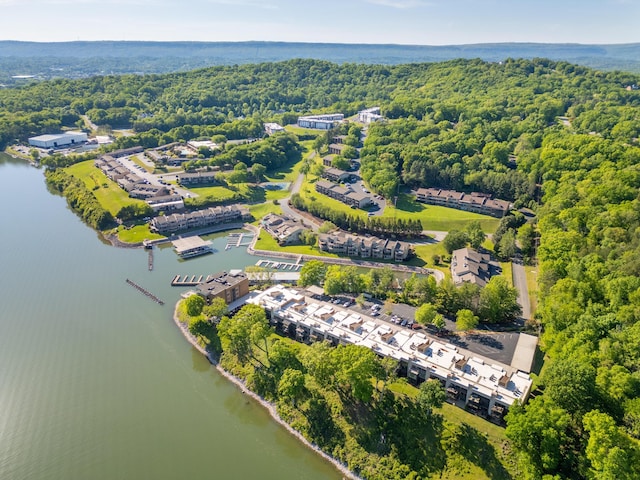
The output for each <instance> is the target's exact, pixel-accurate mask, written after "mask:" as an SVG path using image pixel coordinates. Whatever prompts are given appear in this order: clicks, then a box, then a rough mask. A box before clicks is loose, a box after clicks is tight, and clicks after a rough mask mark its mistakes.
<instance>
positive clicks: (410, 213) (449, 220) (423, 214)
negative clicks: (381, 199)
mask: <svg viewBox="0 0 640 480" xmlns="http://www.w3.org/2000/svg"><path fill="white" fill-rule="evenodd" d="M383 216H384V217H398V218H403V219H416V218H418V219H419V220H420V221H421V222H422V226H423V228H424V229H425V230H440V231H446V232H448V231H450V230H464V228H465V227H466V226H467V224H468V223H469V222H472V221H474V220H478V221H479V222H480V225H482V229H483V230H484V231H485V232H491V233H492V232H494V231H495V229H496V228H497V227H498V223H500V220H499V219H497V218H493V217H490V216H488V215H480V214H479V213H473V212H465V211H464V210H456V209H454V208H447V207H441V206H438V205H427V204H425V203H421V202H418V201H416V199H415V198H414V197H413V196H412V195H408V194H405V193H401V194H400V196H399V197H398V203H397V205H396V207H393V206H390V205H388V204H387V207H386V208H385V209H384V213H383Z"/></svg>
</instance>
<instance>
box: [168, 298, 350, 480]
mask: <svg viewBox="0 0 640 480" xmlns="http://www.w3.org/2000/svg"><path fill="white" fill-rule="evenodd" d="M178 303H179V302H178ZM178 303H176V306H175V309H174V311H173V321H174V322H175V324H176V326H177V327H178V328H179V329H180V331H181V332H182V335H183V336H184V337H185V338H186V339H187V341H188V342H189V343H190V344H191V345H193V346H194V347H195V348H196V349H197V350H198V351H199V352H200V353H202V354H203V355H204V356H205V357H207V359H208V360H209V362H210V363H211V365H213V366H214V367H215V368H216V370H218V372H219V373H220V375H222V376H223V377H225V378H226V379H227V380H229V381H230V382H231V383H233V384H234V385H236V386H237V387H238V388H240V389H241V390H242V393H243V394H245V395H248V396H249V397H251V398H253V399H254V400H255V401H256V402H258V403H259V404H260V405H262V406H263V407H264V408H266V409H267V411H268V412H269V414H270V415H271V417H272V418H273V419H274V420H275V421H276V422H278V423H279V424H280V425H282V426H283V427H284V428H285V429H286V430H287V431H288V432H289V433H290V434H291V435H293V436H294V437H296V438H297V439H298V440H299V441H300V442H302V443H303V444H304V445H305V446H306V447H308V448H310V449H311V450H313V451H314V452H316V453H317V454H318V455H320V456H321V457H323V458H324V459H325V460H327V461H329V462H331V463H332V464H333V465H334V466H335V467H336V468H337V469H338V470H339V471H340V473H342V474H343V475H344V477H343V478H348V479H351V480H362V479H361V477H358V476H357V475H356V474H354V473H353V472H352V471H350V470H349V469H348V468H347V467H346V466H345V465H344V464H342V463H341V462H340V461H338V460H337V459H335V458H333V457H332V456H330V455H328V454H327V453H325V452H323V451H322V450H321V449H320V448H319V447H318V446H316V445H314V444H312V443H311V442H309V440H307V439H306V438H304V436H303V435H302V434H301V433H300V432H298V431H297V430H295V429H294V428H293V427H291V425H289V424H288V423H287V422H285V421H284V420H283V419H282V418H281V417H280V415H278V411H277V410H276V406H275V405H274V404H273V403H271V402H268V401H267V400H265V399H264V398H262V397H261V396H260V395H257V394H256V393H254V392H252V391H251V390H249V389H248V388H247V387H246V384H245V383H244V381H243V380H242V379H240V378H238V377H235V376H233V375H231V374H230V373H229V372H227V371H226V370H224V369H223V368H222V367H221V366H220V365H219V364H218V362H216V361H215V359H214V358H212V356H211V355H210V354H209V353H208V352H207V351H206V350H205V349H204V348H203V347H202V346H201V345H200V344H199V343H198V341H197V340H196V338H195V337H194V336H193V335H191V333H190V332H189V329H188V328H187V326H186V325H184V324H183V323H182V322H180V319H179V318H178Z"/></svg>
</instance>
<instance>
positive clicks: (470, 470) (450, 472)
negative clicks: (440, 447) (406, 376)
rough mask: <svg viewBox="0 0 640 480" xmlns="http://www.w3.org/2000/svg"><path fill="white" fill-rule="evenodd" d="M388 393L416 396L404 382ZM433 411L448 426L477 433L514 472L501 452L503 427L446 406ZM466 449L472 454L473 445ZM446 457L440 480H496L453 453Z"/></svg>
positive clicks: (400, 382)
mask: <svg viewBox="0 0 640 480" xmlns="http://www.w3.org/2000/svg"><path fill="white" fill-rule="evenodd" d="M389 389H390V390H391V391H393V392H394V393H396V394H398V395H407V396H409V397H415V396H416V395H417V394H418V389H417V388H416V387H414V386H412V385H410V384H409V383H407V382H406V381H399V382H395V383H393V384H391V385H389ZM435 411H436V412H438V413H440V414H441V415H442V416H443V417H444V418H445V420H446V421H447V422H449V423H450V424H454V425H462V426H464V425H468V426H470V427H472V428H473V429H475V430H477V432H478V433H479V435H480V436H481V442H482V441H483V440H482V439H484V440H486V442H487V443H489V444H490V445H491V446H492V447H493V449H494V451H495V455H496V457H497V459H498V460H499V461H500V463H502V464H503V465H507V466H509V465H510V466H511V467H512V468H513V463H514V461H513V458H512V455H510V454H509V453H510V452H509V449H508V448H507V449H506V450H505V449H503V447H504V446H505V444H506V443H507V437H506V435H505V433H504V429H503V428H502V427H499V426H498V425H495V424H493V423H491V422H488V421H487V420H484V419H483V418H481V417H479V416H477V415H473V414H472V413H469V412H467V411H465V410H462V409H461V408H458V407H456V406H453V405H451V404H449V403H444V404H443V405H442V407H441V408H438V409H435ZM466 447H468V448H467V449H469V448H470V449H471V451H473V446H472V445H467V446H466ZM448 456H449V458H448V461H447V468H446V469H445V470H444V471H443V473H442V476H441V477H439V478H443V479H451V480H453V479H455V480H475V479H486V478H487V479H488V478H498V477H491V476H489V475H488V473H487V472H486V471H485V470H483V469H482V468H481V467H480V466H479V465H476V464H475V463H474V462H471V461H469V460H468V459H467V458H465V457H464V456H462V455H459V454H457V453H456V452H448Z"/></svg>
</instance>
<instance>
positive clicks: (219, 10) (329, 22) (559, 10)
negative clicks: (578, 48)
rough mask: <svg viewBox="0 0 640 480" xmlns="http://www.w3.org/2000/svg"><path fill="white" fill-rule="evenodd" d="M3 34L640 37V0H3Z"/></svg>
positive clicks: (452, 40)
mask: <svg viewBox="0 0 640 480" xmlns="http://www.w3.org/2000/svg"><path fill="white" fill-rule="evenodd" d="M0 39H1V40H33V41H69V40H198V41H242V40H271V41H305V42H339V43H400V44H419V45H445V44H462V43H483V42H545V43H551V42H563V43H564V42H566V43H631V42H640V0H342V1H338V0H312V1H304V0H182V1H180V0H0Z"/></svg>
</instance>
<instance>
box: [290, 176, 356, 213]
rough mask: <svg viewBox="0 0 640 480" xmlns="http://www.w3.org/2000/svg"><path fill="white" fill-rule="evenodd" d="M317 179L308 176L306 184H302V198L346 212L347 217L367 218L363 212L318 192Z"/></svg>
mask: <svg viewBox="0 0 640 480" xmlns="http://www.w3.org/2000/svg"><path fill="white" fill-rule="evenodd" d="M316 179H317V177H314V176H313V175H307V178H305V180H304V182H303V183H302V187H301V188H300V196H301V197H302V198H304V199H305V200H309V201H312V202H322V204H323V205H326V206H328V207H330V208H332V209H333V210H338V211H340V212H344V213H346V214H347V215H351V216H359V217H362V218H366V216H367V214H366V212H364V211H363V210H360V209H357V208H351V207H350V206H349V205H347V204H345V203H342V202H340V201H338V200H336V199H335V198H329V197H327V196H326V195H323V194H321V193H318V192H316V187H315V180H316Z"/></svg>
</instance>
